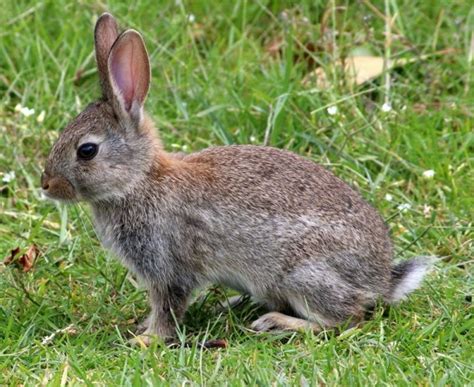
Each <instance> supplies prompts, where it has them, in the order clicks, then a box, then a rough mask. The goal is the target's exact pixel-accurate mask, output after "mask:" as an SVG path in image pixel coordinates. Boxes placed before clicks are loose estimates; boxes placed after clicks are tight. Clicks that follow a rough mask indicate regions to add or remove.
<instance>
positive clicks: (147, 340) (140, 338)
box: [128, 331, 159, 348]
mask: <svg viewBox="0 0 474 387" xmlns="http://www.w3.org/2000/svg"><path fill="white" fill-rule="evenodd" d="M154 340H155V341H156V340H159V337H158V336H157V335H153V334H149V333H147V332H146V331H145V333H143V334H141V335H137V336H135V337H133V338H131V339H130V340H128V343H129V344H131V345H132V346H137V347H141V348H147V347H149V346H150V345H151V343H152V342H153V341H154Z"/></svg>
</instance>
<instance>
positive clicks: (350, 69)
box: [303, 56, 393, 89]
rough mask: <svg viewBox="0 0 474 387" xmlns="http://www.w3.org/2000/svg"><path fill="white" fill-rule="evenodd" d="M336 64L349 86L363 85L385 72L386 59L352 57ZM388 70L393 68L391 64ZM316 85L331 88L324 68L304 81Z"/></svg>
mask: <svg viewBox="0 0 474 387" xmlns="http://www.w3.org/2000/svg"><path fill="white" fill-rule="evenodd" d="M344 62H345V63H344V66H343V64H342V61H338V62H336V64H335V66H336V67H337V68H338V69H339V70H341V69H343V72H344V75H345V78H346V81H347V83H348V84H352V85H361V84H363V83H365V82H367V81H369V80H371V79H374V78H377V77H378V76H379V75H381V74H382V73H383V72H384V58H382V57H379V56H351V57H348V58H346V60H345V61H344ZM387 67H388V69H390V68H392V67H393V62H389V63H388V65H387ZM309 83H316V86H317V87H320V88H323V89H326V88H328V87H329V86H330V84H331V82H330V81H329V76H328V74H327V73H326V71H324V69H323V68H322V67H318V68H317V69H316V70H314V71H313V72H312V73H310V74H308V75H307V76H306V77H305V78H304V79H303V84H309Z"/></svg>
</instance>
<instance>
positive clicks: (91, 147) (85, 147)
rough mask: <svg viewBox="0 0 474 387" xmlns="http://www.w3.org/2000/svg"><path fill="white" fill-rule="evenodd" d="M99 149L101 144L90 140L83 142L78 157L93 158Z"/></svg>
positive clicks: (83, 158)
mask: <svg viewBox="0 0 474 387" xmlns="http://www.w3.org/2000/svg"><path fill="white" fill-rule="evenodd" d="M98 150H99V146H98V145H97V144H93V143H92V142H88V143H86V144H82V145H81V146H80V147H79V149H78V150H77V157H79V158H80V159H82V160H91V159H93V158H94V156H95V155H96V154H97V151H98Z"/></svg>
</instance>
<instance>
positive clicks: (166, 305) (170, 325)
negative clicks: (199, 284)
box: [131, 285, 191, 346]
mask: <svg viewBox="0 0 474 387" xmlns="http://www.w3.org/2000/svg"><path fill="white" fill-rule="evenodd" d="M148 291H149V297H150V304H151V312H150V315H149V316H148V317H147V319H146V320H145V324H146V325H147V326H146V329H145V331H144V332H143V333H142V334H141V335H139V336H137V337H135V338H133V339H132V340H131V342H132V343H133V344H141V345H146V346H147V345H149V344H150V343H151V341H152V339H153V337H159V338H161V339H163V340H165V341H167V340H170V339H172V338H173V337H175V336H176V324H177V323H178V322H180V321H181V319H182V317H183V315H184V312H185V311H186V306H187V301H188V298H189V295H190V293H191V291H190V290H188V289H187V288H184V287H183V286H179V285H168V286H163V285H161V286H158V285H151V286H150V287H149V289H148Z"/></svg>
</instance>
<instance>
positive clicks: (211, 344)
mask: <svg viewBox="0 0 474 387" xmlns="http://www.w3.org/2000/svg"><path fill="white" fill-rule="evenodd" d="M202 347H203V348H206V349H210V348H227V340H225V339H216V340H207V341H205V342H204V343H202Z"/></svg>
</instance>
